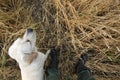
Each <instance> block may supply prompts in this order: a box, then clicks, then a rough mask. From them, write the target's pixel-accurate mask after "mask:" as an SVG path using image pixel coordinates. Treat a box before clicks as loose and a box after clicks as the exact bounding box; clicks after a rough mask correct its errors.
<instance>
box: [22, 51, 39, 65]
mask: <svg viewBox="0 0 120 80" xmlns="http://www.w3.org/2000/svg"><path fill="white" fill-rule="evenodd" d="M37 56H38V53H37V52H33V53H31V54H28V55H25V57H24V61H25V62H27V63H28V64H31V63H32V62H33V60H34V59H36V58H37Z"/></svg>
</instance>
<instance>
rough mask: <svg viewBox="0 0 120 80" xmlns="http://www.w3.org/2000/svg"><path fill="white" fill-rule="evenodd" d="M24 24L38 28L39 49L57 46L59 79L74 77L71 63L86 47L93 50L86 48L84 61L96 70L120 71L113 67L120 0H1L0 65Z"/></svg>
mask: <svg viewBox="0 0 120 80" xmlns="http://www.w3.org/2000/svg"><path fill="white" fill-rule="evenodd" d="M27 28H33V29H35V30H36V31H37V46H38V47H39V50H41V51H42V52H44V51H46V50H47V49H49V48H51V47H59V48H60V52H59V60H60V64H59V69H60V73H61V75H62V79H65V80H68V79H74V80H75V78H76V76H75V75H73V71H74V69H73V68H74V64H75V63H76V61H77V59H78V58H79V56H80V55H81V54H82V53H84V52H86V51H87V50H88V49H91V50H93V53H90V52H89V55H90V56H91V55H92V56H91V58H90V60H89V61H88V63H87V65H88V66H89V67H90V68H91V69H92V70H93V72H94V73H95V74H98V75H100V74H102V75H104V72H105V73H110V74H112V73H118V74H119V72H120V71H119V70H120V69H119V67H116V65H118V64H119V61H120V59H119V58H120V49H119V48H120V46H119V44H120V1H119V0H109V1H108V0H41V1H39V0H34V1H32V0H0V49H1V50H0V51H1V61H0V64H1V66H3V67H5V65H6V64H7V62H9V60H10V59H9V57H8V55H7V51H8V48H9V46H10V45H11V43H12V42H13V41H14V40H15V39H16V38H18V37H20V36H21V35H22V34H23V33H24V31H25V30H26V29H27ZM94 51H95V52H94ZM104 63H105V64H104ZM111 63H113V64H112V65H111ZM63 65H64V66H63ZM108 67H109V69H108ZM114 68H116V69H114Z"/></svg>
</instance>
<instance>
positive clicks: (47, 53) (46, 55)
mask: <svg viewBox="0 0 120 80" xmlns="http://www.w3.org/2000/svg"><path fill="white" fill-rule="evenodd" d="M50 52H51V50H50V49H49V50H48V51H47V52H46V54H45V60H46V59H47V57H48V55H49V53H50Z"/></svg>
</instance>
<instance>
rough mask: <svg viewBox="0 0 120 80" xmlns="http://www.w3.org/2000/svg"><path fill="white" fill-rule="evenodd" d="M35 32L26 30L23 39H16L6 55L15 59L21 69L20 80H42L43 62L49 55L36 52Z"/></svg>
mask: <svg viewBox="0 0 120 80" xmlns="http://www.w3.org/2000/svg"><path fill="white" fill-rule="evenodd" d="M35 45H36V32H35V31H34V30H33V29H27V30H26V32H25V34H24V36H23V38H18V39H17V40H16V41H15V42H14V43H13V44H12V45H11V46H10V48H9V51H8V54H9V56H10V57H11V58H13V59H15V60H16V61H17V62H18V64H19V67H20V69H21V75H22V80H43V79H44V78H43V74H44V69H43V67H44V62H45V60H46V58H47V56H48V54H49V53H50V50H48V51H47V53H46V54H43V53H41V52H38V51H37V48H36V46H35Z"/></svg>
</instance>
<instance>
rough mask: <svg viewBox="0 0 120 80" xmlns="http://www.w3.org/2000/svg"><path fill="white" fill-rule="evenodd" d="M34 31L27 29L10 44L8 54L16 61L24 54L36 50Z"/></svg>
mask: <svg viewBox="0 0 120 80" xmlns="http://www.w3.org/2000/svg"><path fill="white" fill-rule="evenodd" d="M35 44H36V32H35V31H34V30H33V29H27V30H26V32H25V33H24V35H23V37H22V38H18V39H17V40H16V41H14V42H13V44H12V45H11V46H10V48H9V51H8V54H9V55H10V57H11V58H13V59H15V60H16V61H17V62H20V60H21V59H22V58H23V57H24V55H28V54H32V52H36V51H37V48H36V46H35Z"/></svg>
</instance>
